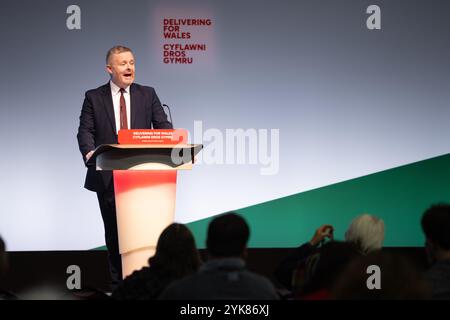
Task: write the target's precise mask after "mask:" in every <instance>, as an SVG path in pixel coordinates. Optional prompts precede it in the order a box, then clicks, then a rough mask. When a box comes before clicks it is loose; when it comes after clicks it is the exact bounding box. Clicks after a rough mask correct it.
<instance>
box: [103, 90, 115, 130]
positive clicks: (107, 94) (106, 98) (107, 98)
mask: <svg viewBox="0 0 450 320" xmlns="http://www.w3.org/2000/svg"><path fill="white" fill-rule="evenodd" d="M103 106H104V107H105V112H106V114H107V115H108V118H109V121H110V122H111V128H112V130H113V132H114V134H116V133H117V130H116V118H115V116H114V105H113V100H112V94H111V85H110V84H109V83H107V84H106V85H105V86H103Z"/></svg>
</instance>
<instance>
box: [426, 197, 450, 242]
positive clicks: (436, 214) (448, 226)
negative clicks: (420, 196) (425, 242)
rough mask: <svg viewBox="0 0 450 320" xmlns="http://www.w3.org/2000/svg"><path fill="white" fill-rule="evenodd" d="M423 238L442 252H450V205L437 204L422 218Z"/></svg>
mask: <svg viewBox="0 0 450 320" xmlns="http://www.w3.org/2000/svg"><path fill="white" fill-rule="evenodd" d="M422 229H423V232H424V233H425V236H426V237H427V238H428V239H430V240H431V241H433V242H434V243H435V244H437V245H438V246H439V247H441V248H442V249H444V250H450V205H448V204H437V205H434V206H432V207H431V208H429V209H428V210H427V211H425V213H424V214H423V217H422Z"/></svg>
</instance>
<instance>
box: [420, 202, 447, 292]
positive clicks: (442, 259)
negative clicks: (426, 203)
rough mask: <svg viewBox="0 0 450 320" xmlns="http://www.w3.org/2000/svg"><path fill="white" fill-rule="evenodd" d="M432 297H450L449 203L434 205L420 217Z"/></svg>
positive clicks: (427, 275) (427, 278) (427, 277)
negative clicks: (429, 265)
mask: <svg viewBox="0 0 450 320" xmlns="http://www.w3.org/2000/svg"><path fill="white" fill-rule="evenodd" d="M422 229H423V232H424V233H425V238H426V243H425V249H426V252H427V257H428V261H429V263H430V264H431V268H430V269H429V270H428V271H427V273H426V280H427V281H428V282H429V284H430V285H431V290H432V297H433V299H450V205H447V204H439V205H434V206H432V207H431V208H429V209H428V210H427V211H425V213H424V215H423V217H422Z"/></svg>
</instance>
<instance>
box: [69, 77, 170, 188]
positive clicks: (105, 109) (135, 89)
mask: <svg viewBox="0 0 450 320" xmlns="http://www.w3.org/2000/svg"><path fill="white" fill-rule="evenodd" d="M130 104H131V108H130V112H131V129H151V128H152V125H153V128H154V129H172V124H171V123H170V122H169V121H168V120H167V116H166V114H165V112H164V110H163V108H162V106H161V102H160V101H159V99H158V96H157V95H156V92H155V90H154V89H153V88H152V87H146V86H141V85H139V84H134V83H133V84H132V85H131V86H130ZM77 138H78V146H79V148H80V152H81V155H82V157H83V160H84V161H86V158H85V156H86V154H87V153H88V152H89V151H91V150H94V149H95V148H96V147H97V146H99V145H101V144H111V143H117V134H116V120H115V117H114V107H113V100H112V95H111V87H110V84H109V83H107V84H106V85H103V86H101V87H98V88H97V89H93V90H89V91H87V92H86V95H85V99H84V103H83V108H82V109H81V115H80V126H79V127H78V134H77ZM85 163H86V162H85ZM111 183H112V173H111V171H96V170H95V167H94V166H89V167H88V171H87V174H86V181H85V184H84V187H85V188H86V189H88V190H91V191H96V192H102V191H105V190H106V189H108V188H109V187H110V184H111Z"/></svg>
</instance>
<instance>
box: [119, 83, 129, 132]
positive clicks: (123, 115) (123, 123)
mask: <svg viewBox="0 0 450 320" xmlns="http://www.w3.org/2000/svg"><path fill="white" fill-rule="evenodd" d="M124 92H125V89H123V88H120V129H128V120H127V105H126V104H125V97H124V96H123V93H124Z"/></svg>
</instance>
